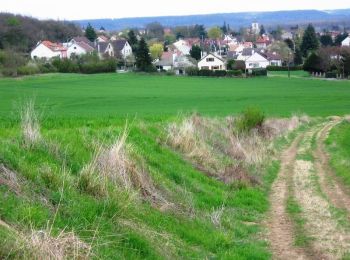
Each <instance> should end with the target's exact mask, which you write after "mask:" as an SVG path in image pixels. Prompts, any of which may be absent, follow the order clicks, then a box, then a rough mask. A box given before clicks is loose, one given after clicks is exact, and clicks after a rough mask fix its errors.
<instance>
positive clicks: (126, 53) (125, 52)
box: [121, 42, 132, 59]
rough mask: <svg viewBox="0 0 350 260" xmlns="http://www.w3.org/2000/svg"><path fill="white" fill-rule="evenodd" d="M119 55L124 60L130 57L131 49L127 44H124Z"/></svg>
mask: <svg viewBox="0 0 350 260" xmlns="http://www.w3.org/2000/svg"><path fill="white" fill-rule="evenodd" d="M121 54H122V56H123V57H124V59H125V58H127V57H129V56H130V55H132V48H131V46H130V44H129V43H128V42H126V43H125V46H124V48H123V49H122V51H121Z"/></svg>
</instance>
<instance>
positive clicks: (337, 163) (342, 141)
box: [326, 121, 350, 188]
mask: <svg viewBox="0 0 350 260" xmlns="http://www.w3.org/2000/svg"><path fill="white" fill-rule="evenodd" d="M326 143H327V148H328V151H329V154H330V157H331V158H330V163H331V166H332V167H333V169H334V171H335V173H336V175H337V176H338V177H339V178H340V179H341V181H342V183H343V184H345V186H347V187H348V188H350V160H349V158H350V123H349V122H348V121H344V122H342V123H341V124H340V125H337V126H336V127H334V128H333V129H332V131H331V133H330V135H329V137H328V139H327V142H326Z"/></svg>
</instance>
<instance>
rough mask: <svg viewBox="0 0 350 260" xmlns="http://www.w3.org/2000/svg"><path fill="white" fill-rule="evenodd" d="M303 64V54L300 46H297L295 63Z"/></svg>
mask: <svg viewBox="0 0 350 260" xmlns="http://www.w3.org/2000/svg"><path fill="white" fill-rule="evenodd" d="M301 64H303V54H302V53H301V51H300V49H299V48H296V49H295V53H294V65H301Z"/></svg>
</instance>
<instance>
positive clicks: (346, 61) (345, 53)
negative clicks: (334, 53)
mask: <svg viewBox="0 0 350 260" xmlns="http://www.w3.org/2000/svg"><path fill="white" fill-rule="evenodd" d="M341 56H342V58H341V67H340V71H341V72H342V73H344V76H347V77H349V76H350V48H342V50H341Z"/></svg>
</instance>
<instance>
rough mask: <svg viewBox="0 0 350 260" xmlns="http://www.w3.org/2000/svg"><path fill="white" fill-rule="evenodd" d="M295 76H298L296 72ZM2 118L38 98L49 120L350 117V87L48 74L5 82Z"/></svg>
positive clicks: (279, 80) (1, 84)
mask: <svg viewBox="0 0 350 260" xmlns="http://www.w3.org/2000/svg"><path fill="white" fill-rule="evenodd" d="M294 73H295V72H294ZM0 99H1V100H0V101H1V102H0V116H2V117H10V116H11V113H12V112H13V111H14V108H16V107H18V104H19V103H20V102H21V101H23V100H27V99H35V100H36V104H37V105H38V106H39V107H40V109H41V110H42V112H43V113H44V114H45V116H46V117H63V118H64V117H89V118H96V117H97V118H101V117H106V116H107V117H108V116H126V115H128V116H136V115H137V116H140V117H145V116H156V117H158V116H163V117H164V116H168V115H177V114H178V113H181V112H199V113H201V114H205V115H211V116H225V115H230V114H234V113H238V112H240V111H241V110H242V109H244V108H245V107H247V106H251V105H254V106H259V107H261V108H262V109H263V110H264V111H265V113H267V114H268V115H271V116H287V117H289V116H290V115H291V114H292V113H306V114H308V115H310V116H327V115H341V114H346V113H348V109H349V105H350V82H349V81H344V82H334V81H326V80H312V79H307V78H291V79H288V78H286V77H273V78H254V79H217V78H189V77H169V76H148V75H134V74H122V75H116V74H106V75H91V76H90V75H88V76H86V75H45V76H40V77H29V78H23V79H17V80H12V79H2V80H0Z"/></svg>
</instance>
